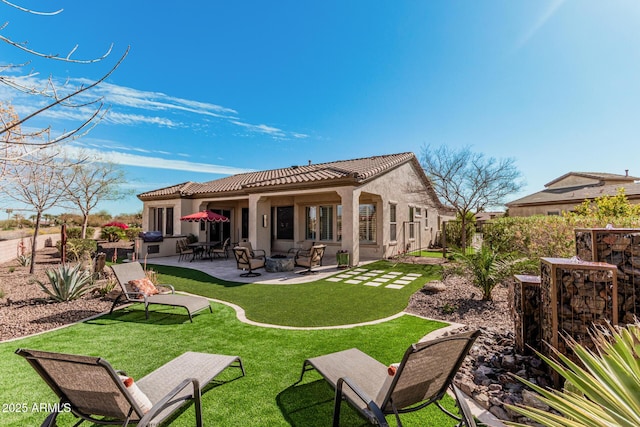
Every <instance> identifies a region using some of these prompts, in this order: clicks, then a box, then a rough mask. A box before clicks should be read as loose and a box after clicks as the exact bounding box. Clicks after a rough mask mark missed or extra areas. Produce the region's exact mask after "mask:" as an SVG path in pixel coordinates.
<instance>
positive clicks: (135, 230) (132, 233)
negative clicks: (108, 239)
mask: <svg viewBox="0 0 640 427" xmlns="http://www.w3.org/2000/svg"><path fill="white" fill-rule="evenodd" d="M141 232H142V228H141V227H129V228H127V229H126V230H124V234H125V236H126V238H127V240H129V241H134V240H135V239H136V237H138V234H140V233H141Z"/></svg>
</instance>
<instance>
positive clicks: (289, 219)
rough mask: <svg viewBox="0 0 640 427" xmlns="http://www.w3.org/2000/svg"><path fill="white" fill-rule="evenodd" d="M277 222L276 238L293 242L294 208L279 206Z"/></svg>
mask: <svg viewBox="0 0 640 427" xmlns="http://www.w3.org/2000/svg"><path fill="white" fill-rule="evenodd" d="M276 221H277V225H276V238H277V239H285V240H293V206H278V207H277V208H276Z"/></svg>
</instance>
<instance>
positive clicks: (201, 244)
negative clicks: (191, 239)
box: [187, 242, 221, 262]
mask: <svg viewBox="0 0 640 427" xmlns="http://www.w3.org/2000/svg"><path fill="white" fill-rule="evenodd" d="M220 243H221V242H195V243H189V244H188V245H187V246H189V247H190V248H193V249H194V250H193V255H191V260H190V261H189V262H191V261H193V260H194V259H195V258H196V253H197V251H196V249H198V248H202V251H203V252H206V254H207V257H208V258H209V259H213V257H211V249H213V248H215V247H216V246H220Z"/></svg>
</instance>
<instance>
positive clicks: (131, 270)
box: [109, 262, 213, 322]
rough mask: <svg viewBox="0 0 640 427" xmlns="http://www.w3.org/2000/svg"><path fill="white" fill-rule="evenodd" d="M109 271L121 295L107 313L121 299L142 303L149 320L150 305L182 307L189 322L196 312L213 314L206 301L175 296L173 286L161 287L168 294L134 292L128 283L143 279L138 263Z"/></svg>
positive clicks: (120, 265)
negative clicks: (113, 275)
mask: <svg viewBox="0 0 640 427" xmlns="http://www.w3.org/2000/svg"><path fill="white" fill-rule="evenodd" d="M111 269H112V270H113V273H114V274H115V276H116V279H117V280H118V284H120V287H121V288H122V293H121V294H120V295H119V296H118V298H116V300H115V301H114V302H113V305H112V306H111V311H109V313H113V309H114V308H115V307H116V305H117V304H118V302H120V300H122V299H124V300H125V301H126V302H130V303H144V313H145V317H146V318H147V319H148V318H149V306H150V305H152V304H158V305H168V306H173V307H184V308H185V309H186V310H187V313H188V314H189V320H190V321H191V322H193V314H194V313H196V312H198V311H201V310H204V309H207V308H208V309H209V311H210V312H211V313H213V310H212V309H211V304H209V300H208V299H206V298H203V297H196V296H190V295H177V294H175V289H173V286H171V285H162V286H166V287H168V288H170V289H171V293H170V294H157V295H150V296H147V295H144V294H143V293H140V292H137V291H135V290H134V289H133V287H132V286H131V285H130V284H129V282H130V281H131V280H137V279H142V278H144V277H145V273H144V270H143V269H142V265H140V263H139V262H129V263H123V264H113V265H112V266H111Z"/></svg>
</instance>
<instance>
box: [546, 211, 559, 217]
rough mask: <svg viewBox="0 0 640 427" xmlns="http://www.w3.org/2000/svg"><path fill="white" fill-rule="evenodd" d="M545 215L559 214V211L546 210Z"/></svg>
mask: <svg viewBox="0 0 640 427" xmlns="http://www.w3.org/2000/svg"><path fill="white" fill-rule="evenodd" d="M547 215H552V216H554V215H560V211H548V212H547Z"/></svg>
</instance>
